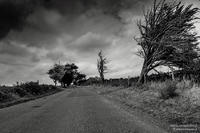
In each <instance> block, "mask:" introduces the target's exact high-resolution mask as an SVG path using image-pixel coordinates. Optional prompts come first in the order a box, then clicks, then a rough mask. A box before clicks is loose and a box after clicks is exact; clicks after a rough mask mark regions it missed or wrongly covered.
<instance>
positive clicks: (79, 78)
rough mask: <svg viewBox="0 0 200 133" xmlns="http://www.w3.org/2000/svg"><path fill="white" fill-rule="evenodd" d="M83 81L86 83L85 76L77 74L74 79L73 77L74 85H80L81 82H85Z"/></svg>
mask: <svg viewBox="0 0 200 133" xmlns="http://www.w3.org/2000/svg"><path fill="white" fill-rule="evenodd" d="M85 81H86V75H85V74H82V73H79V72H77V73H76V75H75V77H74V84H75V85H80V84H81V83H82V82H85Z"/></svg>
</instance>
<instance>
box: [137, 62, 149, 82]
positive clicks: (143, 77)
mask: <svg viewBox="0 0 200 133" xmlns="http://www.w3.org/2000/svg"><path fill="white" fill-rule="evenodd" d="M147 73H148V69H147V66H146V65H143V67H142V70H141V73H140V78H139V80H138V83H140V84H144V83H146V78H147Z"/></svg>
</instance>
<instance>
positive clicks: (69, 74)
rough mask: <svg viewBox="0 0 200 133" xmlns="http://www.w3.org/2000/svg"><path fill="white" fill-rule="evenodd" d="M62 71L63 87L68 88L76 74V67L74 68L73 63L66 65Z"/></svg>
mask: <svg viewBox="0 0 200 133" xmlns="http://www.w3.org/2000/svg"><path fill="white" fill-rule="evenodd" d="M64 70H65V74H64V76H63V77H62V83H63V84H64V87H65V85H67V86H69V85H70V84H71V83H72V82H73V80H74V78H75V75H76V73H77V72H78V66H76V65H75V64H74V63H72V64H66V65H65V68H64Z"/></svg>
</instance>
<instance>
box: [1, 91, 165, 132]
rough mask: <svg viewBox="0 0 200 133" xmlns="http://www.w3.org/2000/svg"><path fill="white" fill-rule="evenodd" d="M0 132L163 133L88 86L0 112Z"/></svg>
mask: <svg viewBox="0 0 200 133" xmlns="http://www.w3.org/2000/svg"><path fill="white" fill-rule="evenodd" d="M0 133H164V131H163V130H162V129H160V128H158V127H156V126H154V125H151V124H147V123H145V122H142V121H140V120H139V119H138V118H137V116H132V115H131V114H129V113H127V112H126V111H123V110H122V109H120V108H118V107H117V106H116V105H114V104H113V103H112V102H110V101H108V100H106V99H105V98H104V97H102V96H100V95H98V94H96V93H95V92H93V91H91V90H90V89H88V88H87V87H85V88H76V89H74V90H73V91H71V92H69V91H68V90H65V91H62V92H59V93H57V94H54V95H51V96H48V97H44V98H40V99H37V100H34V101H29V102H26V103H22V104H18V105H15V106H12V107H8V108H3V109H0Z"/></svg>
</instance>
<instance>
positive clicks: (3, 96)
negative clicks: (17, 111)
mask: <svg viewBox="0 0 200 133" xmlns="http://www.w3.org/2000/svg"><path fill="white" fill-rule="evenodd" d="M10 99H12V96H11V95H10V94H6V93H4V92H3V91H0V102H5V101H8V100H10Z"/></svg>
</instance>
